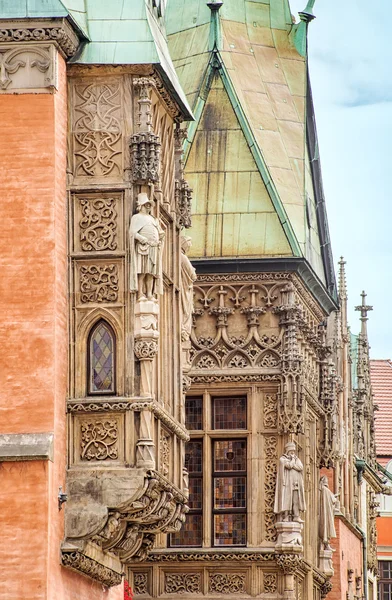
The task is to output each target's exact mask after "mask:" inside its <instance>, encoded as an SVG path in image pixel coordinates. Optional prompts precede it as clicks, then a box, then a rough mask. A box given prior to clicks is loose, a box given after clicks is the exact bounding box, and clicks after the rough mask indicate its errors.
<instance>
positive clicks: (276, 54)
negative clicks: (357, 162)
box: [167, 0, 336, 299]
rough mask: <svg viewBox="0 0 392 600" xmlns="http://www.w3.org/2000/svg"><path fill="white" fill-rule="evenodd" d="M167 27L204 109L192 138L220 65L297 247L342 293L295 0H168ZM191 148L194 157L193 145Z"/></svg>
mask: <svg viewBox="0 0 392 600" xmlns="http://www.w3.org/2000/svg"><path fill="white" fill-rule="evenodd" d="M217 4H218V3H217ZM209 5H210V6H213V3H210V4H209ZM207 11H209V12H210V14H209V15H208V12H207ZM208 16H209V19H208ZM214 20H215V22H214ZM303 25H305V26H306V24H305V23H303ZM167 29H168V35H169V48H170V51H171V55H172V58H173V61H174V64H175V67H176V69H177V73H178V75H179V79H180V82H181V84H182V86H183V88H184V90H185V92H186V94H187V96H188V99H189V102H190V104H191V107H192V108H193V110H194V113H195V116H196V122H195V123H193V124H191V127H190V143H192V142H193V140H194V139H196V132H197V131H198V128H199V127H200V117H201V114H202V111H203V108H204V105H205V102H206V97H207V94H208V82H209V80H210V79H211V77H212V75H213V72H214V71H215V70H218V71H219V74H220V76H221V78H222V80H223V82H224V87H225V89H226V91H227V93H228V95H229V97H230V102H231V106H232V108H233V109H234V111H235V113H236V115H237V118H238V121H239V124H240V128H241V130H242V132H243V134H244V136H245V138H246V141H247V144H248V146H249V149H250V151H251V153H252V155H253V157H254V158H255V162H256V165H257V169H258V171H259V173H260V176H261V179H262V181H263V183H264V189H267V190H268V194H269V196H270V200H271V202H272V205H273V207H274V210H275V212H276V215H277V216H278V220H279V223H280V226H281V227H282V228H283V229H284V231H285V235H286V239H287V242H288V244H289V247H290V249H291V254H292V255H293V256H301V257H303V258H305V259H306V260H307V261H308V262H309V264H310V265H311V266H312V268H313V270H314V272H315V273H316V275H317V276H318V277H319V279H320V280H321V281H322V282H323V284H324V286H325V287H326V288H327V289H328V291H329V292H330V293H331V294H332V295H333V297H334V298H335V299H336V284H335V275H334V268H333V263H332V256H331V252H330V242H329V235H328V225H327V221H326V213H325V203H324V196H323V194H322V181H321V175H320V171H319V170H317V168H315V165H314V164H313V163H314V161H315V160H317V161H319V159H318V154H317V156H316V153H315V143H314V142H315V140H316V141H317V137H316V135H315V127H314V123H313V122H310V121H309V119H308V120H307V113H308V111H309V109H310V108H311V109H312V108H313V105H312V102H311V96H310V90H309V88H308V81H307V64H306V59H305V58H304V57H303V56H302V55H301V54H300V53H299V52H298V50H297V49H296V47H295V45H294V40H293V39H292V38H293V35H294V34H295V31H294V28H293V22H292V17H291V13H290V8H289V4H288V1H287V0H274V2H271V3H264V2H262V3H260V2H254V1H250V0H239V1H238V0H223V5H222V7H221V9H220V10H219V11H218V10H216V8H215V9H214V10H211V11H210V9H209V8H208V6H206V3H205V0H192V1H188V2H186V3H184V2H182V1H181V2H180V0H168V6H167ZM297 29H298V28H297ZM312 117H313V114H312ZM309 128H312V132H311V133H312V135H311V136H310V138H309ZM186 153H187V155H189V157H190V154H189V148H186ZM316 167H319V163H318V164H317V165H316ZM192 168H193V167H192ZM188 171H189V168H188V164H187V165H186V172H187V174H188ZM195 195H196V196H197V191H196V194H195ZM197 202H198V199H197V198H196V203H197ZM206 202H207V205H208V203H209V198H208V197H207V199H206ZM196 233H197V234H198V232H196ZM272 235H273V231H272V230H271V236H272ZM276 255H278V256H279V253H277V254H276ZM264 256H265V254H264V253H263V252H262V251H261V252H260V257H261V258H262V257H264Z"/></svg>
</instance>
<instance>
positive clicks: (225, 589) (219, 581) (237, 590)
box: [209, 573, 246, 594]
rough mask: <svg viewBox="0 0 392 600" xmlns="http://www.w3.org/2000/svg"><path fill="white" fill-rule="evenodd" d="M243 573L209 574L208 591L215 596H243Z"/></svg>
mask: <svg viewBox="0 0 392 600" xmlns="http://www.w3.org/2000/svg"><path fill="white" fill-rule="evenodd" d="M245 584H246V574H245V573H239V574H237V573H211V574H210V578H209V591H210V592H215V593H216V594H243V593H245V592H246V585H245Z"/></svg>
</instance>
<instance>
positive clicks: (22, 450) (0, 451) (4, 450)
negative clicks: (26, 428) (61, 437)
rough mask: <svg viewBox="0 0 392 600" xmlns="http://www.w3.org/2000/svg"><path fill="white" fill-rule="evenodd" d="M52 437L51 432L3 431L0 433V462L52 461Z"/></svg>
mask: <svg viewBox="0 0 392 600" xmlns="http://www.w3.org/2000/svg"><path fill="white" fill-rule="evenodd" d="M53 439H54V436H53V433H3V434H1V435H0V462H1V461H8V462H13V461H25V460H51V461H52V462H53Z"/></svg>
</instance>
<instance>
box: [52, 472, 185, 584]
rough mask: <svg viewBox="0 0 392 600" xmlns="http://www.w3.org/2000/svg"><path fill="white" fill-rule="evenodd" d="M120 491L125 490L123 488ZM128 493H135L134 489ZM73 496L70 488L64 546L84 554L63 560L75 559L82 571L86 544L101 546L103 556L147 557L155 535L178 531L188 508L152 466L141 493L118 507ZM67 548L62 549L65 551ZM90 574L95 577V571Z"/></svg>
mask: <svg viewBox="0 0 392 600" xmlns="http://www.w3.org/2000/svg"><path fill="white" fill-rule="evenodd" d="M142 481H143V479H142ZM120 484H121V481H120ZM86 485H88V482H86ZM113 485H114V482H111V486H113ZM122 486H123V487H124V484H122ZM109 488H110V486H109ZM102 490H103V491H101V492H100V496H98V497H99V498H100V500H101V502H104V495H103V494H104V493H106V491H105V486H104V487H103V488H102ZM119 491H121V492H122V493H123V492H124V490H123V489H121V490H119ZM111 494H112V492H111V491H110V489H109V497H111V498H113V494H112V495H111ZM129 494H130V495H131V496H132V492H129ZM74 498H75V496H74V495H73V494H72V490H71V494H70V500H69V506H67V511H68V510H69V511H70V512H69V513H68V512H66V531H67V538H66V542H65V544H64V546H66V545H68V546H70V547H77V549H78V553H80V554H81V556H80V558H79V557H78V556H74V557H71V558H68V559H67V558H64V559H63V560H67V561H68V563H69V564H68V563H67V566H70V561H71V560H72V561H73V562H74V566H73V568H75V570H81V571H82V572H84V570H83V569H84V568H85V567H84V564H85V561H84V559H86V560H87V562H88V560H89V558H88V556H86V554H85V553H84V549H85V547H86V548H87V546H88V547H91V546H93V547H95V548H97V547H98V549H97V552H101V551H103V556H108V557H110V556H111V555H114V556H116V557H117V559H119V560H120V561H121V562H122V563H126V562H129V561H131V562H135V561H142V560H145V558H146V556H147V552H148V551H149V550H150V549H151V548H152V546H153V544H154V540H155V536H156V535H157V534H158V533H170V532H176V531H178V530H179V529H180V528H181V526H182V524H183V522H184V520H185V514H186V513H187V512H188V507H187V504H186V502H187V498H186V496H185V495H184V494H183V493H182V492H181V491H180V490H179V489H178V488H176V487H175V486H174V485H173V484H172V483H170V482H169V481H168V480H167V479H166V478H165V477H163V476H162V475H161V474H159V473H158V472H156V471H155V470H152V469H151V470H148V471H146V472H145V475H144V485H143V486H141V488H139V491H138V493H137V494H136V495H135V494H134V495H133V497H131V498H130V499H129V500H126V501H124V502H122V503H119V504H118V505H117V506H115V507H113V506H107V507H105V506H103V505H102V504H97V502H96V500H94V498H92V497H91V501H90V504H88V503H86V501H85V500H86V498H84V501H83V506H80V503H79V502H78V500H77V499H75V500H74ZM67 504H68V503H67ZM81 513H83V519H82V520H81V517H80V515H81ZM90 513H91V514H90ZM82 521H83V522H82ZM99 548H100V549H99ZM108 551H110V553H108ZM64 552H65V551H64V550H63V554H64ZM86 568H87V567H86ZM91 576H93V578H95V575H94V574H92V575H91ZM112 585H114V584H112Z"/></svg>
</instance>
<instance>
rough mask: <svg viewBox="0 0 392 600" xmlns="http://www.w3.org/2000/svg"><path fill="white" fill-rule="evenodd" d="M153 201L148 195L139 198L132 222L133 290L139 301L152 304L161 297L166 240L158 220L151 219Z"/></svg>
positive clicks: (139, 195)
mask: <svg viewBox="0 0 392 600" xmlns="http://www.w3.org/2000/svg"><path fill="white" fill-rule="evenodd" d="M151 204H152V201H151V200H150V199H149V197H148V196H147V194H145V193H141V194H138V197H137V205H136V210H137V213H136V214H135V215H133V217H132V219H131V225H130V229H129V235H130V253H131V261H130V290H131V292H138V300H143V299H145V298H147V299H148V300H152V299H153V298H154V296H155V295H157V294H162V292H163V285H162V248H163V238H164V236H165V233H164V231H163V230H162V228H161V226H160V224H159V221H158V219H156V218H155V217H153V216H152V215H151Z"/></svg>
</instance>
